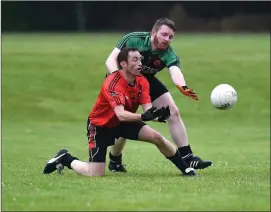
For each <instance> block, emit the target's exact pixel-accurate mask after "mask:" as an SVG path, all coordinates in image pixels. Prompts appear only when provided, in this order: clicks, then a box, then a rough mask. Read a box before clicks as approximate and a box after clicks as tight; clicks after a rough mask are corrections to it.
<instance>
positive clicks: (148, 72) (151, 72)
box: [140, 66, 160, 76]
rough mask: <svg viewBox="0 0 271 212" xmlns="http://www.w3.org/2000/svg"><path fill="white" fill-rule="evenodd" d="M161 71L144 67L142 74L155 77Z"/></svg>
mask: <svg viewBox="0 0 271 212" xmlns="http://www.w3.org/2000/svg"><path fill="white" fill-rule="evenodd" d="M159 71H160V70H159V69H155V68H150V67H148V66H142V68H141V72H140V73H141V74H143V75H151V76H152V75H155V74H156V73H157V72H159Z"/></svg>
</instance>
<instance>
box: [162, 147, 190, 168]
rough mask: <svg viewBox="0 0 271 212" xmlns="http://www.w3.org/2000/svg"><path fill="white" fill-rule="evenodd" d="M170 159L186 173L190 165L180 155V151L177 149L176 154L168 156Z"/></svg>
mask: <svg viewBox="0 0 271 212" xmlns="http://www.w3.org/2000/svg"><path fill="white" fill-rule="evenodd" d="M166 158H167V159H168V160H170V161H171V162H172V163H173V164H174V165H175V166H176V167H177V168H178V169H179V170H181V171H182V172H183V173H185V170H186V169H187V168H188V167H189V166H188V165H187V164H186V163H185V162H184V161H183V159H182V157H181V156H180V154H179V152H178V151H177V150H175V154H174V155H172V156H170V157H166Z"/></svg>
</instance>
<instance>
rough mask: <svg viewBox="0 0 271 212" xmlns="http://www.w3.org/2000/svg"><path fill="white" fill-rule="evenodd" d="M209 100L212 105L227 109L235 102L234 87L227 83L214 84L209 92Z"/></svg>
mask: <svg viewBox="0 0 271 212" xmlns="http://www.w3.org/2000/svg"><path fill="white" fill-rule="evenodd" d="M211 102H212V105H213V106H214V107H216V108H217V109H220V110H228V109H230V108H232V107H233V106H234V105H235V104H236V102H237V93H236V91H235V89H234V88H233V87H232V86H230V85H228V84H220V85H218V86H216V87H215V88H214V89H213V91H212V93H211Z"/></svg>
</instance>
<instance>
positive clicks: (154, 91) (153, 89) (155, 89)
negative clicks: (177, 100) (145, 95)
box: [146, 76, 168, 102]
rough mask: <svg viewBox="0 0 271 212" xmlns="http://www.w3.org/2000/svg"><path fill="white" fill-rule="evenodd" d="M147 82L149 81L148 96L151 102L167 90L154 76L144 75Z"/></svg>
mask: <svg viewBox="0 0 271 212" xmlns="http://www.w3.org/2000/svg"><path fill="white" fill-rule="evenodd" d="M146 78H147V80H148V82H149V83H150V96H151V101H152V102H153V101H154V100H156V99H157V98H158V97H160V96H162V95H163V94H165V93H167V92H168V89H167V87H166V86H165V85H164V84H163V83H162V82H161V81H160V80H159V79H157V78H156V77H155V76H151V77H146Z"/></svg>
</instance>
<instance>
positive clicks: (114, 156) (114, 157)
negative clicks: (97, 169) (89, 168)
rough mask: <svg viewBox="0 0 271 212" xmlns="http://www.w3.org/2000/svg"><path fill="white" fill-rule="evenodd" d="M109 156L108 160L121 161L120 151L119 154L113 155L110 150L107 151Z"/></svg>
mask: <svg viewBox="0 0 271 212" xmlns="http://www.w3.org/2000/svg"><path fill="white" fill-rule="evenodd" d="M109 158H110V162H112V163H121V161H122V154H121V153H120V155H113V154H112V153H111V152H109Z"/></svg>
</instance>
